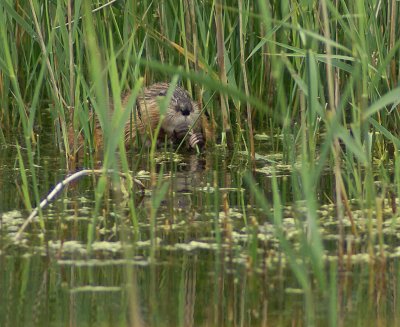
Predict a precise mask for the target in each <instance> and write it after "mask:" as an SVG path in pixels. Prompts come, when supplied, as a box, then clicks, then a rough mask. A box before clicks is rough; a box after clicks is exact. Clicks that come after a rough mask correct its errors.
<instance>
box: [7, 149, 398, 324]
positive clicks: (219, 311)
mask: <svg viewBox="0 0 400 327" xmlns="http://www.w3.org/2000/svg"><path fill="white" fill-rule="evenodd" d="M262 155H263V156H265V157H264V158H259V161H258V164H257V165H258V168H259V170H258V173H257V174H256V175H255V178H256V180H257V182H258V184H259V186H260V188H261V189H263V190H264V191H265V196H266V198H268V199H272V191H271V189H272V187H271V174H270V172H269V171H268V169H269V168H270V165H269V164H268V161H266V158H267V159H268V158H269V159H270V160H275V162H276V160H278V161H279V160H281V158H280V157H279V156H276V155H274V156H273V155H270V157H268V153H262ZM158 158H159V163H158V166H157V169H158V171H159V173H161V172H162V174H163V176H162V177H163V178H162V179H161V180H162V182H161V184H160V187H159V188H158V190H152V191H151V190H150V187H149V186H150V181H149V176H148V173H147V167H148V165H147V163H146V160H145V159H144V160H143V161H142V163H141V164H140V167H141V168H143V171H142V172H141V173H140V174H139V179H140V180H141V181H142V182H143V183H144V184H145V185H146V186H147V190H146V192H145V193H144V194H143V195H140V194H138V196H137V199H136V200H135V203H134V208H135V209H134V214H135V216H136V217H133V216H132V209H130V207H129V202H128V201H127V200H126V199H124V198H123V197H121V196H116V195H115V193H114V192H113V191H112V190H109V191H108V192H106V195H105V196H104V198H103V202H102V205H101V208H100V210H99V212H98V213H97V215H96V217H95V218H96V220H95V226H93V222H94V220H93V218H94V217H93V216H94V213H95V209H94V208H95V201H94V198H95V196H94V191H93V189H94V185H95V184H96V178H94V177H92V176H89V177H84V178H82V179H80V180H79V181H78V182H76V183H74V184H72V185H69V186H68V187H67V188H66V189H65V190H64V191H63V192H62V193H61V194H60V195H59V196H58V197H57V199H55V200H54V201H53V202H51V204H50V205H49V206H48V207H46V208H45V209H43V217H44V224H45V229H46V232H43V231H42V229H41V226H40V223H39V220H38V219H36V220H35V221H34V222H33V223H31V224H30V225H29V227H28V229H27V230H26V231H25V232H24V233H23V237H22V239H21V240H20V241H19V242H14V241H13V237H14V236H15V234H16V232H17V231H18V229H19V228H20V226H21V225H22V223H23V222H24V220H25V219H26V218H27V217H28V215H29V212H28V211H27V210H25V209H24V208H25V206H24V201H23V200H22V199H23V197H22V195H21V192H22V188H21V179H20V172H19V170H18V169H17V168H18V167H19V166H18V164H17V156H16V150H15V148H13V147H12V146H7V147H5V148H3V149H2V150H1V155H0V186H1V192H0V210H1V212H0V217H1V218H0V272H1V278H0V303H1V305H0V326H66V325H68V326H289V325H290V326H306V325H309V323H310V322H314V324H315V325H317V326H325V325H328V324H338V325H340V324H342V325H348V324H351V323H353V322H357V323H358V324H359V325H362V326H367V325H374V326H379V325H381V326H389V325H392V326H394V325H397V324H398V323H399V321H398V319H399V318H398V312H400V311H399V309H400V308H399V301H398V298H397V294H398V290H399V288H400V279H399V264H398V259H397V258H398V257H399V256H400V246H399V244H400V242H399V241H400V217H398V216H397V215H396V214H393V212H392V211H390V208H391V207H392V206H390V204H388V203H386V206H385V208H387V210H385V211H384V217H383V220H382V221H383V222H382V224H381V227H380V228H381V230H383V231H384V233H383V235H384V240H382V243H381V246H380V247H379V246H377V247H376V248H370V242H367V238H368V235H369V236H370V237H371V235H373V236H374V237H379V235H381V234H379V233H378V232H377V230H378V229H377V227H376V226H377V225H379V222H378V221H377V220H376V218H373V220H372V223H371V224H368V223H367V220H366V219H365V212H364V211H361V210H360V209H358V208H356V207H355V208H354V209H353V211H352V212H353V219H354V222H355V223H356V225H357V226H358V227H359V230H360V232H359V234H358V235H357V236H352V234H351V224H350V222H349V221H348V220H346V221H345V230H346V235H347V236H346V243H345V248H344V249H343V253H344V254H343V255H344V257H343V258H344V260H343V261H341V264H340V267H338V248H337V241H338V236H337V235H338V226H337V224H338V223H337V221H336V220H335V218H334V217H335V214H334V210H335V208H334V207H333V206H332V205H330V204H329V201H327V200H326V199H329V195H330V194H331V193H332V185H333V182H332V176H330V175H327V176H326V178H324V179H323V182H321V188H320V191H319V192H320V198H321V199H323V202H325V203H326V205H324V206H322V208H321V210H319V211H318V218H319V223H320V226H319V228H320V230H321V236H322V239H323V244H324V246H325V249H324V262H325V276H324V278H323V279H324V283H326V288H325V289H326V290H330V292H329V294H328V293H327V292H326V291H321V290H320V289H321V288H320V287H319V283H320V282H319V279H318V278H319V277H318V276H316V275H314V273H313V271H312V270H309V271H306V276H308V278H309V290H310V292H309V293H307V291H305V290H304V288H302V287H301V283H300V282H299V273H298V272H296V267H293V264H291V262H290V260H288V258H287V257H286V255H285V254H284V252H283V251H282V249H281V247H280V241H279V238H278V237H277V233H276V226H275V225H274V223H273V222H272V221H271V220H269V219H268V218H267V216H268V215H267V213H266V212H265V211H263V209H261V207H259V206H258V205H257V201H256V200H255V198H254V196H253V194H252V193H251V192H250V191H249V188H248V186H246V184H245V183H244V182H243V179H242V178H243V172H244V171H245V170H246V156H243V160H238V161H236V162H234V163H232V162H231V160H230V154H227V153H224V151H219V150H217V151H213V153H207V154H205V155H203V156H200V157H197V156H196V155H192V154H182V155H179V156H173V155H171V154H169V153H165V154H162V153H160V154H158ZM35 159H36V160H37V161H36V162H37V164H38V167H37V171H36V174H37V176H38V177H39V181H40V182H39V192H40V196H41V198H43V197H45V195H46V194H47V193H48V192H49V191H50V190H51V189H52V187H54V185H55V184H57V183H58V182H59V181H60V180H62V179H63V178H65V175H66V173H67V172H66V171H65V170H64V169H63V168H62V167H65V163H64V162H63V159H62V158H59V155H58V154H57V155H55V154H52V153H51V150H49V149H47V150H46V149H44V150H43V151H42V152H41V154H40V156H39V154H38V157H37V158H35ZM269 159H268V160H269ZM27 174H28V176H29V175H30V172H29V170H28V171H27ZM277 175H278V183H279V188H280V190H281V198H282V203H283V220H282V226H283V233H284V236H285V239H286V240H287V241H288V242H289V244H290V246H291V247H292V248H293V249H294V250H295V251H296V252H295V253H296V254H297V257H296V260H295V262H296V261H299V262H301V261H303V260H304V261H307V260H308V259H307V257H306V255H304V253H303V252H302V250H301V249H299V246H300V245H299V244H300V240H299V238H300V237H301V235H300V234H301V233H300V232H299V231H300V230H302V228H307V212H306V210H305V208H304V207H303V205H302V203H301V202H297V201H296V197H295V196H294V195H293V190H292V189H291V179H290V169H288V168H287V167H285V166H283V165H282V167H281V170H279V171H278V173H277ZM163 185H166V186H165V187H164V189H165V194H164V196H163V199H162V201H161V202H160V203H159V206H158V210H157V211H155V210H154V209H151V207H152V206H153V207H154V202H153V201H154V200H153V198H154V197H153V195H154V194H156V193H157V192H160V190H161V189H163ZM324 196H326V197H325V198H324ZM135 225H137V226H135ZM136 228H137V230H136V231H135V229H136ZM90 233H93V237H94V242H93V243H92V244H89V243H88V240H89V239H90V238H89V236H88V235H89V234H90ZM377 243H378V244H379V242H377ZM303 255H304V256H303ZM310 266H311V265H308V266H306V267H310ZM329 285H331V286H329Z"/></svg>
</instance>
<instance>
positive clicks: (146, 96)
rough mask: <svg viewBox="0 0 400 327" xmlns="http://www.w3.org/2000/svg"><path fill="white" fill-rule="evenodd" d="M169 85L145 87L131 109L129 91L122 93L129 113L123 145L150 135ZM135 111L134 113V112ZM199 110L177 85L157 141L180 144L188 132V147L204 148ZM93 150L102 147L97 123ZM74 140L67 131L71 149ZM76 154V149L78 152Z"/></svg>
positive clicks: (79, 138)
mask: <svg viewBox="0 0 400 327" xmlns="http://www.w3.org/2000/svg"><path fill="white" fill-rule="evenodd" d="M169 87H170V84H168V83H155V84H152V85H150V86H148V87H145V88H144V89H143V91H142V92H139V95H138V97H137V99H136V105H135V107H133V108H127V105H128V101H129V97H130V95H131V92H130V91H127V92H125V94H124V95H123V96H122V101H121V102H122V107H123V108H124V109H127V110H131V119H130V120H128V122H127V123H126V124H125V145H126V146H127V147H128V146H129V145H130V143H131V141H132V143H135V140H136V137H137V135H140V136H143V137H144V138H145V137H146V136H148V135H151V134H152V132H154V131H155V129H156V127H157V125H158V123H159V121H160V108H159V100H160V99H159V97H163V96H166V95H167V91H168V88H169ZM134 110H135V111H134ZM200 113H201V112H200V110H199V107H198V105H197V103H195V102H194V101H193V100H192V99H191V97H190V96H189V94H188V92H187V91H186V90H185V89H183V88H182V87H180V86H176V87H175V90H174V92H173V94H172V97H171V101H170V102H169V105H168V107H167V109H166V112H165V114H164V119H163V121H162V122H161V129H160V133H159V136H158V139H159V140H161V141H162V140H164V139H165V138H167V139H168V140H169V141H171V142H172V143H175V144H177V143H179V142H181V141H182V140H183V138H184V137H185V136H186V134H187V133H188V132H189V130H190V132H189V137H188V143H189V146H190V147H191V148H194V147H195V146H196V145H198V146H199V147H201V146H203V145H204V137H203V133H202V126H201V124H202V123H201V119H200ZM93 134H94V135H93V138H94V141H95V148H99V147H102V146H103V134H102V130H101V126H100V123H99V122H98V121H96V122H95V130H94V132H93ZM73 140H74V131H73V129H72V128H70V130H69V144H70V146H71V147H72V145H73ZM78 144H79V147H82V145H83V137H82V135H79V137H78ZM78 151H79V149H78Z"/></svg>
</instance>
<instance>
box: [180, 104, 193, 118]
mask: <svg viewBox="0 0 400 327" xmlns="http://www.w3.org/2000/svg"><path fill="white" fill-rule="evenodd" d="M180 110H181V113H182V115H183V116H189V115H190V112H191V111H192V106H191V104H190V103H185V104H184V105H183V106H181V107H180Z"/></svg>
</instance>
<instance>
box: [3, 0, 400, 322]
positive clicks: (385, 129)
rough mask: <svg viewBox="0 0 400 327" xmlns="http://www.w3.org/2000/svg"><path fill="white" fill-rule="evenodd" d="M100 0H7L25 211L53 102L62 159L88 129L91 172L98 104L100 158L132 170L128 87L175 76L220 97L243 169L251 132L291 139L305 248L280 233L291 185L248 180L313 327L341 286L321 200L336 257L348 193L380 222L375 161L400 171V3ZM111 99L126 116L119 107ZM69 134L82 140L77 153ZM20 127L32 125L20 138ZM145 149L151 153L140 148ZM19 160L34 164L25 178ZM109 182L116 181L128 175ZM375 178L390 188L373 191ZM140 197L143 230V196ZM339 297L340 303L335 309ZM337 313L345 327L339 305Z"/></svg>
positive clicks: (220, 132) (220, 138) (222, 134)
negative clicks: (321, 194) (323, 190)
mask: <svg viewBox="0 0 400 327" xmlns="http://www.w3.org/2000/svg"><path fill="white" fill-rule="evenodd" d="M100 5H101V4H100V2H96V3H95V4H93V5H92V6H91V5H90V3H89V2H85V1H80V0H77V1H61V0H56V1H38V0H30V1H25V2H21V3H19V2H18V3H17V4H14V3H13V2H12V1H2V2H1V3H0V24H1V26H2V28H1V29H0V44H1V47H0V107H1V110H2V111H1V116H0V125H1V131H0V142H1V143H4V142H5V141H7V142H11V143H12V144H21V146H22V147H23V148H24V149H25V150H19V152H18V161H19V167H20V169H21V179H22V181H23V185H22V194H23V195H22V196H23V197H24V200H25V203H26V206H27V208H28V209H30V208H31V206H34V205H33V203H36V204H38V203H39V202H40V195H39V191H38V182H37V174H38V173H40V172H39V170H38V168H36V166H35V165H36V162H35V151H36V150H37V145H36V134H35V132H34V127H35V126H36V125H40V122H41V120H40V116H41V115H42V114H43V108H44V106H45V105H47V106H48V107H50V115H51V118H52V120H53V121H54V126H41V127H42V128H50V129H53V130H54V135H55V138H56V139H57V142H56V144H57V146H58V147H59V151H60V153H62V155H64V156H65V157H66V159H68V160H66V168H74V165H73V164H72V165H71V166H70V165H68V164H67V162H69V159H70V158H73V157H74V156H75V155H76V150H77V148H78V141H79V138H78V131H80V130H81V131H82V133H83V134H84V136H85V142H84V144H83V147H84V150H83V152H84V153H86V154H85V161H84V162H85V165H88V166H91V167H95V162H96V160H97V158H96V154H95V153H94V151H93V150H94V143H95V142H94V140H93V135H92V131H93V128H94V119H93V118H92V119H91V118H90V117H91V114H90V112H93V113H94V115H95V116H96V117H97V119H98V120H99V122H100V125H101V128H102V130H103V134H104V157H103V158H102V165H103V167H104V168H105V169H115V170H122V171H123V172H125V173H128V172H129V159H128V154H127V152H126V150H125V146H124V142H123V138H124V135H123V133H122V130H123V126H124V125H125V124H126V122H127V121H128V120H129V112H124V111H123V110H121V109H122V108H121V101H120V99H121V97H120V95H121V93H122V92H123V91H124V90H125V89H128V88H130V89H133V92H132V96H131V98H130V99H129V102H130V103H132V104H133V103H134V102H135V99H136V97H137V95H138V94H139V92H140V89H141V87H142V86H143V84H151V83H152V82H155V81H159V80H166V81H171V80H173V83H176V82H177V79H178V76H179V78H180V79H182V83H183V84H184V85H185V86H186V87H187V88H188V89H189V91H190V92H191V94H193V96H194V97H195V98H196V100H199V101H200V102H201V104H203V105H204V104H207V103H210V105H208V106H207V108H206V110H207V112H208V114H209V115H210V119H211V120H210V121H211V122H212V121H215V122H216V123H217V129H216V131H215V132H216V133H215V134H214V135H213V136H211V138H212V140H213V142H220V143H221V144H222V145H223V146H225V144H226V143H227V144H228V146H230V145H231V144H232V143H233V144H234V145H233V146H232V147H233V154H234V155H233V157H232V160H231V162H232V163H235V161H236V157H237V156H236V154H237V153H238V152H239V151H243V150H244V151H246V152H247V153H248V163H247V168H246V170H253V168H254V167H255V164H254V160H255V152H256V147H255V145H254V143H255V140H254V134H255V133H265V134H269V135H273V134H282V137H283V141H282V145H281V150H282V152H283V154H284V161H285V163H287V164H289V165H291V167H292V173H291V176H290V179H291V182H292V188H293V193H294V195H293V198H294V199H295V200H296V201H297V200H298V201H300V200H302V201H304V207H305V209H306V211H307V215H306V216H307V218H306V223H307V233H304V232H303V230H302V226H301V224H299V226H298V229H299V231H300V232H301V237H300V240H301V242H300V243H301V244H300V248H299V250H298V251H294V250H293V248H292V247H291V244H290V243H288V242H287V240H285V236H284V234H283V233H281V228H282V226H281V219H282V217H281V209H282V207H281V206H282V205H281V198H280V191H281V190H280V189H279V185H278V184H277V181H276V178H275V177H272V180H273V201H272V203H269V202H268V200H267V198H266V196H264V195H263V194H262V192H261V190H259V189H258V188H257V186H256V183H255V182H254V181H253V180H252V179H250V178H249V177H246V178H245V180H246V181H247V184H246V185H247V187H248V188H249V189H250V191H251V193H252V194H254V195H255V197H256V198H257V201H258V203H259V205H260V206H261V207H263V208H265V210H270V209H271V208H272V209H273V215H272V216H271V217H270V218H271V219H272V220H273V222H274V224H275V226H276V228H277V231H278V236H279V240H280V242H281V250H282V252H283V253H285V255H286V256H287V258H288V260H289V262H290V266H291V269H292V271H293V273H294V274H295V275H296V277H297V279H298V282H299V285H300V287H301V288H302V289H303V290H304V292H305V294H306V302H307V303H306V306H307V314H308V321H309V322H310V324H315V316H314V315H315V312H313V309H312V306H313V303H314V302H315V301H316V300H315V299H313V298H312V295H311V294H312V293H311V288H312V287H318V288H319V289H321V290H322V291H323V292H325V293H326V292H330V291H332V290H333V289H334V288H335V285H336V284H335V282H334V280H333V277H332V276H331V277H330V278H329V277H327V272H326V271H325V268H326V266H325V265H326V263H325V261H324V259H323V254H324V245H323V242H322V240H321V235H320V232H319V226H318V216H317V210H318V208H319V206H320V205H321V204H322V203H323V202H326V201H334V202H335V203H336V213H335V215H336V218H337V219H338V221H339V228H338V232H339V234H340V239H339V242H338V254H339V262H338V267H341V266H342V265H343V264H344V263H343V262H342V256H343V253H342V252H341V251H342V244H343V242H344V233H345V231H344V229H343V224H344V222H345V220H347V219H350V214H351V212H349V210H348V208H347V207H346V203H347V202H348V200H349V199H357V200H358V202H359V205H360V206H361V207H362V208H363V209H364V210H365V216H366V219H367V226H369V227H368V228H371V224H372V221H373V215H374V212H373V209H375V208H376V206H377V205H376V203H377V202H376V199H377V198H382V197H383V198H384V197H385V196H386V195H385V194H381V193H380V191H381V190H382V189H383V190H386V189H389V188H390V186H391V185H390V183H391V181H390V178H389V177H388V176H387V172H386V171H385V169H384V168H383V169H381V170H380V171H378V173H376V172H375V170H374V163H375V162H376V159H379V164H380V165H381V166H382V167H386V166H389V165H390V164H391V162H392V160H393V158H394V164H395V167H397V168H398V166H399V162H398V161H399V160H398V149H399V147H400V141H399V138H398V130H399V118H400V117H399V111H398V106H399V102H400V100H399V94H400V87H399V86H398V82H399V77H400V74H399V68H398V62H399V61H400V38H399V37H398V36H399V33H400V30H399V26H398V24H396V22H397V21H398V19H397V20H396V12H397V14H398V12H399V11H400V8H399V7H400V4H399V3H398V1H395V0H390V1H387V3H383V2H377V1H373V0H356V1H329V0H324V1H320V2H318V1H305V0H297V1H275V0H270V1H261V0H260V1H254V2H253V1H247V0H241V1H232V0H218V1H202V2H199V1H177V2H172V1H159V2H154V1H133V2H127V3H125V2H119V1H117V2H115V3H111V4H110V5H108V6H106V7H104V8H103V9H101V10H98V11H94V10H93V9H95V8H97V7H99V6H100ZM81 17H82V18H81ZM41 99H46V102H44V101H43V102H42V101H41ZM87 99H89V100H90V105H89V104H88V102H87V101H86V100H87ZM110 99H112V100H110ZM111 101H112V104H113V107H114V108H115V110H114V112H113V113H111V114H110V112H109V107H110V102H111ZM45 103H46V104H45ZM164 105H165V104H164ZM69 130H72V131H73V134H74V142H73V145H72V147H70V144H69V142H68V131H69ZM13 132H14V133H13ZM155 134H157V133H155ZM12 135H19V136H21V135H22V140H21V139H20V138H18V137H15V136H12ZM155 150H156V139H155V138H153V140H152V146H151V150H150V154H149V155H150V162H151V172H152V174H153V182H152V186H153V187H154V190H155V191H154V192H153V194H152V201H151V209H150V213H149V216H150V217H151V221H152V228H151V231H152V240H153V250H152V251H153V252H152V253H153V255H154V249H155V242H154V240H155V237H156V226H155V222H156V220H155V218H156V213H157V208H158V206H159V205H160V203H161V200H162V199H163V198H164V197H166V196H167V188H168V184H167V183H164V182H163V181H162V172H161V173H159V175H158V176H156V169H155V167H156V164H155V158H154V157H155ZM388 150H390V152H391V153H392V154H388ZM21 151H26V153H25V154H22V153H21ZM135 151H136V153H145V150H144V149H142V148H140V146H139V149H137V150H135ZM206 151H207V150H206ZM25 158H27V159H26V160H27V162H24V160H25ZM24 167H25V168H29V170H30V171H31V175H30V176H29V177H28V176H27V175H26V174H25V172H24ZM298 167H300V168H298ZM326 169H328V170H330V171H333V174H334V185H333V188H332V191H331V193H330V194H326V195H325V196H326V198H323V199H321V198H317V195H316V194H317V187H318V185H319V183H320V182H321V180H322V178H323V176H324V171H325V170H326ZM398 175H399V174H398V169H395V176H394V182H395V184H396V186H395V187H392V188H390V189H391V190H392V192H394V193H395V197H398V195H399V192H400V190H399V180H400V177H399V176H398ZM245 176H247V175H245ZM112 180H113V182H114V183H115V184H118V183H119V180H118V178H117V177H113V179H112ZM377 180H378V181H381V182H382V183H383V187H381V188H379V189H378V188H377V186H376V183H375V181H377ZM212 182H213V183H214V184H212V185H214V186H215V187H214V191H215V194H214V196H213V197H212V196H209V195H208V198H207V203H208V204H213V205H214V206H215V208H214V211H215V217H214V219H215V227H214V228H215V230H214V233H215V238H216V240H217V243H218V244H219V245H221V244H222V242H224V239H223V237H222V231H221V229H220V225H219V213H220V211H221V204H222V202H223V201H221V191H220V190H219V184H218V174H217V173H216V174H215V175H214V180H213V181H212ZM107 185H108V179H107V178H106V176H105V175H104V176H102V177H101V178H100V179H99V180H98V182H97V187H96V191H95V194H96V201H97V202H96V208H95V210H94V212H93V217H97V215H98V214H99V212H100V209H101V204H102V199H103V197H104V192H105V190H106V189H107ZM31 190H32V191H31ZM30 191H31V192H32V194H33V196H32V195H31V194H30ZM129 194H130V198H129V201H130V202H129V208H130V214H131V217H132V224H133V225H134V230H135V233H137V232H138V222H137V214H136V208H135V204H134V201H133V195H134V192H133V191H132V190H129ZM243 201H244V200H243V199H242V207H243V208H244V203H243ZM245 219H247V217H246V218H245ZM41 222H42V227H44V224H43V221H41ZM96 223H97V221H96V218H94V219H93V222H92V224H91V225H90V228H89V230H88V235H89V236H88V248H90V244H91V243H92V242H93V241H94V240H95V239H96V233H95V229H96ZM246 224H248V225H250V222H246ZM357 229H358V226H355V229H354V230H353V233H357ZM370 234H371V233H370ZM254 238H255V236H254ZM368 242H369V248H370V255H371V258H372V257H374V255H375V254H374V250H373V247H374V246H375V245H377V244H379V242H380V240H379V237H378V238H375V237H373V236H372V235H369V236H368ZM249 251H251V250H249ZM255 256H256V254H254V257H255ZM298 258H301V259H302V263H301V264H299V263H298V262H297V259H298ZM332 267H333V266H331V267H330V268H331V270H333V271H334V268H332ZM308 270H310V271H312V272H313V276H314V277H315V278H316V285H317V286H314V284H313V283H312V281H311V277H310V276H309V274H308ZM371 274H374V271H371ZM327 301H328V300H327ZM329 301H330V302H329V303H330V308H331V309H330V310H338V308H337V307H336V305H335V304H334V301H333V300H332V299H330V300H329ZM331 314H332V312H331ZM331 319H332V320H331V322H332V325H334V324H335V321H336V320H335V319H336V318H335V315H334V314H332V316H331Z"/></svg>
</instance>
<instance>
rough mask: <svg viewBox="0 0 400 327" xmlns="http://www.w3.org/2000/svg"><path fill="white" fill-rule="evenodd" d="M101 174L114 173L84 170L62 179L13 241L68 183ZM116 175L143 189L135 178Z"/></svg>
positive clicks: (34, 211)
mask: <svg viewBox="0 0 400 327" xmlns="http://www.w3.org/2000/svg"><path fill="white" fill-rule="evenodd" d="M103 173H107V174H112V173H115V171H114V170H113V169H108V170H102V169H84V170H81V171H78V172H76V173H74V174H72V175H70V176H68V177H67V178H66V179H64V180H63V181H61V182H59V183H58V184H57V185H56V186H55V187H54V189H53V190H52V191H51V192H50V193H49V194H48V195H47V196H46V198H45V199H44V200H42V201H41V202H40V204H39V206H37V207H36V208H35V209H34V210H33V211H32V213H31V214H30V215H29V217H28V218H27V219H26V220H25V222H24V223H23V224H22V226H21V228H20V229H19V230H18V232H17V234H15V237H14V241H18V240H19V239H20V238H21V234H22V233H23V231H24V230H25V228H26V227H27V226H28V225H29V223H30V222H32V220H33V218H35V217H36V216H37V214H38V212H39V210H41V209H43V208H44V207H45V206H47V205H48V204H49V203H50V202H51V201H52V200H53V199H54V198H55V197H56V196H57V194H58V193H60V192H61V191H62V189H63V188H64V187H65V186H66V185H68V184H69V183H71V182H73V181H74V180H77V179H78V178H80V177H82V176H87V175H91V174H94V175H99V174H103ZM117 173H118V175H119V176H120V177H122V178H127V179H128V180H130V182H134V183H136V184H138V185H139V186H140V187H141V189H144V188H145V187H144V185H143V183H142V182H141V181H139V180H138V179H136V178H132V177H131V176H130V175H128V174H124V173H121V172H117Z"/></svg>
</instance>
